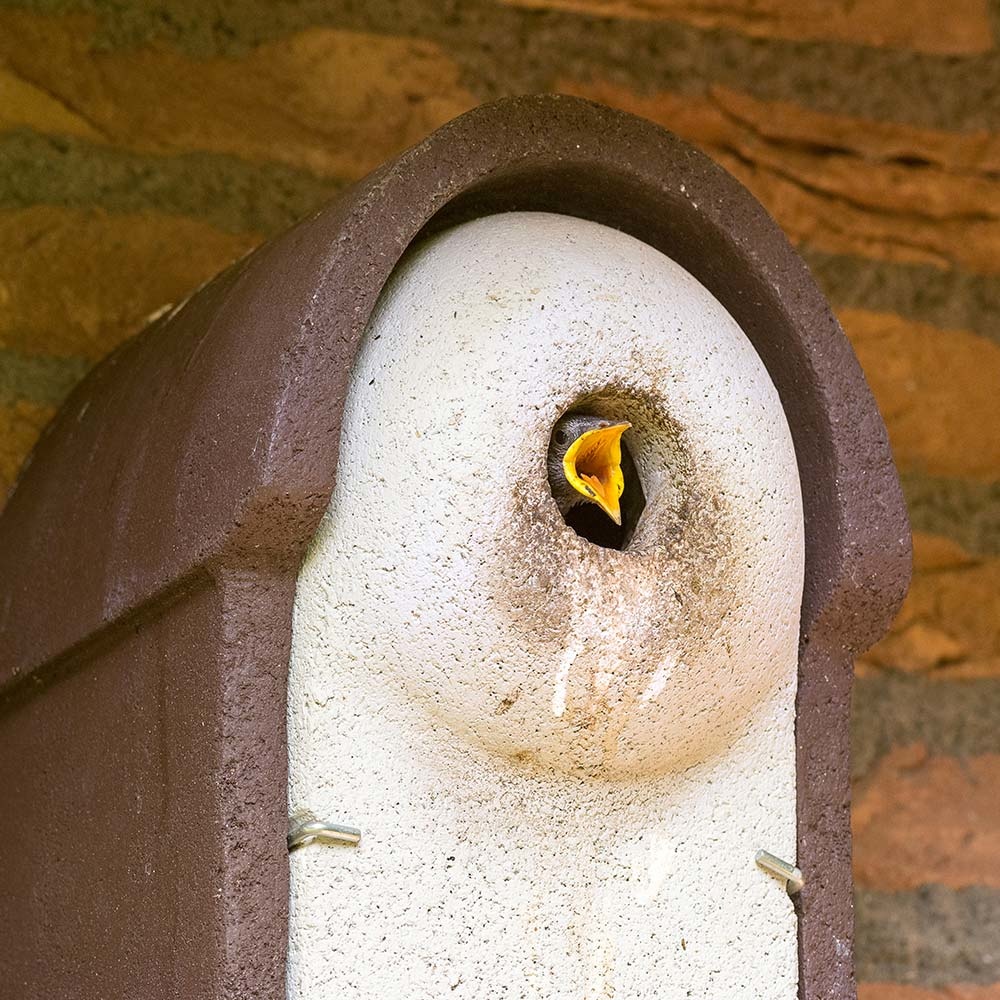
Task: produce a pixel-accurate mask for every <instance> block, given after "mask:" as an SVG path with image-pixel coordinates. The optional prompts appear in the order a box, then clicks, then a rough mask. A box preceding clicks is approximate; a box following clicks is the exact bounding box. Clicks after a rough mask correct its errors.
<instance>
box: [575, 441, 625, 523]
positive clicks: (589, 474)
mask: <svg viewBox="0 0 1000 1000" xmlns="http://www.w3.org/2000/svg"><path fill="white" fill-rule="evenodd" d="M631 426H632V425H631V424H628V423H621V424H612V425H611V426H609V427H596V428H594V430H592V431H585V432H584V433H583V434H581V435H580V436H579V437H578V438H577V439H576V440H575V441H574V442H573V443H572V444H571V445H570V446H569V450H568V451H567V452H566V454H565V456H564V457H563V472H564V473H565V474H566V481H567V482H568V483H569V484H570V486H572V487H573V489H575V490H576V491H577V493H580V494H581V495H582V496H584V497H586V499H588V500H590V501H592V502H593V503H596V504H597V506H598V507H600V508H601V510H603V511H604V513H605V514H607V515H608V517H610V518H611V520H612V521H614V522H615V524H621V523H622V511H621V504H620V501H621V495H622V493H623V492H624V490H625V476H624V475H623V474H622V434H624V433H625V431H627V430H628V429H629V428H630V427H631Z"/></svg>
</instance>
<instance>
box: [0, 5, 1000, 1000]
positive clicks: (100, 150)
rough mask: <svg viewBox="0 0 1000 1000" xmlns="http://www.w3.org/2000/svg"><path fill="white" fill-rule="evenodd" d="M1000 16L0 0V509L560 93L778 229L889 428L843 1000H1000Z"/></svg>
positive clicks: (858, 734) (794, 8) (879, 10)
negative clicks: (186, 303)
mask: <svg viewBox="0 0 1000 1000" xmlns="http://www.w3.org/2000/svg"><path fill="white" fill-rule="evenodd" d="M998 27H1000V3H998V2H997V0H952V2H950V3H949V4H948V5H947V6H946V10H943V9H942V5H941V4H939V3H937V2H935V0H916V2H913V0H911V2H903V0H869V2H863V3H849V2H847V0H837V2H834V3H820V2H818V0H807V2H805V3H804V2H802V0H768V2H767V3H766V4H760V3H739V2H734V3H732V4H728V5H720V6H716V7H711V8H709V7H707V6H705V5H702V4H698V3H694V2H688V0H514V2H508V3H504V2H488V0H467V2H462V3H461V4H458V3H455V4H450V5H446V6H442V5H441V4H438V3H429V2H426V0H419V2H410V3H405V4H403V3H395V2H392V0H370V2H367V3H365V4H354V3H348V2H345V0H331V2H326V3H319V2H309V3H307V2H302V3H284V4H281V5H280V6H275V5H272V4H269V3H265V2H263V0H230V2H227V3H222V2H210V3H195V2H194V0H160V2H155V3H147V4H143V5H141V6H139V5H135V6H125V5H115V6H108V5H104V4H100V3H98V2H97V0H34V2H28V0H24V2H22V3H18V2H16V0H15V2H10V0H0V495H2V494H4V493H5V492H6V490H7V489H8V488H9V486H10V485H11V484H12V482H13V481H14V479H15V477H16V474H17V470H18V468H19V467H20V465H21V463H22V462H23V460H24V458H25V457H26V456H27V454H28V452H29V450H30V449H31V447H32V445H33V443H34V441H35V440H36V438H37V436H38V434H39V432H40V431H41V428H42V427H43V426H44V424H45V422H46V421H47V420H48V419H49V417H50V416H51V415H52V413H53V412H54V410H55V407H56V406H57V405H58V404H59V402H60V401H61V400H62V399H63V398H64V396H65V395H66V393H67V392H68V391H69V389H70V388H71V387H72V386H73V384H74V383H75V382H76V381H77V380H78V379H79V378H80V377H81V376H82V375H83V374H84V373H85V372H86V371H87V369H88V368H89V367H90V366H91V365H92V364H93V363H94V362H95V361H97V360H98V359H99V358H100V357H102V356H103V355H105V354H106V353H107V352H108V351H109V350H111V349H112V348H113V347H114V346H115V345H116V344H118V343H119V342H120V341H121V340H123V339H124V338H125V337H127V336H129V335H130V334H132V333H134V332H135V331H137V330H138V329H139V328H140V327H141V326H142V325H143V324H144V323H145V322H146V321H147V319H148V318H149V317H150V316H151V315H152V314H155V313H157V312H158V311H159V310H161V309H163V308H165V307H166V306H167V305H168V304H170V303H173V302H176V301H178V300H179V299H181V298H183V297H185V296H186V295H187V294H188V293H189V292H190V291H191V290H193V289H194V288H195V287H197V286H198V285H199V284H200V283H201V282H202V281H204V280H205V279H206V278H208V277H210V276H211V275H213V274H215V273H216V272H217V271H219V270H220V269H221V268H223V267H225V266H226V265H227V264H228V263H230V262H231V261H232V260H234V259H235V258H237V257H238V256H240V255H241V254H243V253H245V252H246V251H247V250H249V249H251V248H252V247H254V246H255V245H256V244H258V243H259V242H261V240H263V239H265V238H266V237H267V236H269V235H271V234H273V233H275V232H277V231H279V230H281V229H283V228H284V227H286V226H287V225H289V224H290V223H291V222H292V221H294V220H295V219H296V218H297V217H298V216H300V215H302V214H304V213H306V212H309V211H310V210H312V209H313V208H315V207H316V206H317V205H319V204H320V203H322V202H323V201H324V200H325V199H326V198H328V197H330V196H332V195H334V194H336V193H337V191H339V190H340V189H342V188H343V187H344V186H345V185H346V184H348V183H350V182H351V181H353V180H355V179H356V178H358V177H360V176H362V175H363V174H364V173H366V172H367V171H368V170H370V169H371V168H372V167H374V166H376V165H377V164H378V163H380V162H381V161H382V160H384V159H385V158H386V157H388V156H390V155H392V154H393V153H395V152H397V151H399V150H401V149H403V148H404V147H406V146H407V145H409V144H411V143H413V142H415V141H416V140H418V139H420V138H422V137H423V136H424V135H425V134H426V133H427V132H429V131H430V130H431V129H433V128H434V127H436V126H437V125H440V124H442V123H443V122H444V121H446V120H447V119H449V118H451V117H453V116H454V115H456V114H458V113H460V112H462V111H464V110H466V109H468V108H470V107H472V106H474V105H475V104H478V103H480V102H482V101H484V100H489V99H491V98H495V97H499V96H502V95H505V94H513V93H523V92H528V91H543V90H558V91H563V92H567V93H573V94H577V95H581V96H584V97H590V98H593V99H596V100H599V101H602V102H604V103H606V104H610V105H614V106H617V107H621V108H624V109H626V110H629V111H633V112H636V113H638V114H641V115H644V116H646V117H648V118H651V119H653V120H654V121H657V122H659V123H661V124H663V125H665V126H666V127H667V128H670V129H672V130H673V131H675V132H677V133H678V134H679V135H681V136H683V137H684V138H685V139H688V140H689V141H691V142H694V143H695V144H697V145H699V146H701V147H702V148H704V149H705V150H706V151H707V152H708V153H709V154H711V155H712V156H714V157H715V158H716V159H717V160H719V161H720V162H722V163H723V165H725V166H726V167H727V168H728V169H729V170H730V171H732V172H733V173H734V174H736V176H737V177H739V178H740V179H741V180H742V181H743V182H744V183H745V184H746V185H747V186H748V187H749V188H750V189H751V190H752V191H753V192H754V193H755V194H756V195H757V197H758V198H760V199H761V201H763V203H764V204H765V205H766V206H767V208H768V209H769V210H770V211H771V212H772V214H774V216H775V217H776V218H777V219H778V222H779V223H780V224H781V225H782V226H783V227H784V229H785V231H786V232H787V233H788V234H789V236H790V238H791V239H792V241H793V242H794V243H795V244H796V245H797V247H798V248H799V250H800V251H801V252H802V253H803V254H804V256H805V257H806V260H807V261H808V263H809V264H810V266H811V267H812V268H813V270H814V272H815V274H816V276H817V278H818V279H819V282H820V285H821V286H822V288H823V289H824V291H825V292H826V294H827V295H828V296H829V298H830V300H831V301H832V303H833V305H834V307H835V309H836V310H837V312H838V315H839V317H840V320H841V322H842V323H843V325H844V326H845V328H846V330H847V333H848V336H849V337H850V339H851V341H852V342H853V344H854V347H855V350H856V351H857V353H858V355H859V357H860V359H861V362H862V364H863V365H864V368H865V371H866V374H867V376H868V379H869V381H870V382H871V385H872V388H873V390H874V392H875V396H876V398H877V400H878V402H879V405H880V407H881V408H882V412H883V414H884V416H885V419H886V422H887V424H888V427H889V433H890V437H891V440H892V444H893V449H894V452H895V456H896V461H897V463H898V465H899V468H900V471H901V473H902V477H903V484H904V488H905V490H906V493H907V498H908V501H909V506H910V516H911V518H912V520H913V526H914V530H915V535H916V537H915V543H916V576H915V580H914V584H913V587H912V590H911V594H910V596H909V598H908V600H907V602H906V604H905V606H904V608H903V611H902V613H901V615H900V617H899V619H898V620H897V622H896V625H895V627H894V628H893V630H892V632H891V634H890V635H889V636H888V637H887V638H886V639H885V640H884V641H883V642H882V643H880V644H879V645H878V646H877V647H876V648H875V649H874V650H872V651H871V653H869V654H868V656H867V657H866V658H865V659H864V660H863V661H862V662H860V663H859V664H858V684H857V687H856V702H855V721H854V771H855V801H854V831H855V838H856V839H855V877H856V880H857V918H858V937H857V943H858V974H859V979H860V980H861V997H862V1000H946V998H947V1000H989V998H1000V948H997V947H996V946H995V941H996V934H997V927H998V926H1000V798H998V796H997V795H996V794H995V789H996V787H997V786H998V784H1000V629H998V622H1000V427H998V419H997V415H996V407H997V400H998V399H1000V332H998V329H1000V327H998V316H1000V52H998V50H997V38H998Z"/></svg>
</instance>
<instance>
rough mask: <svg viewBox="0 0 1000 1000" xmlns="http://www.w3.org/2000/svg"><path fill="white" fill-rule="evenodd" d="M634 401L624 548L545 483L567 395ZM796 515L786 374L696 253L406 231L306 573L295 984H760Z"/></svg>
mask: <svg viewBox="0 0 1000 1000" xmlns="http://www.w3.org/2000/svg"><path fill="white" fill-rule="evenodd" d="M588 396H589V397H590V399H589V402H588V403H587V404H586V408H588V409H592V410H595V411H597V412H601V413H603V414H606V415H609V416H614V417H620V418H624V419H627V420H631V421H632V423H633V425H634V426H633V429H632V430H631V431H629V432H628V434H627V435H626V438H625V441H626V444H627V446H628V447H629V448H630V450H631V452H632V454H633V456H634V457H635V459H636V462H637V465H638V467H639V470H640V474H641V478H642V480H643V484H644V488H645V493H646V497H647V507H646V510H645V512H644V514H643V516H642V519H641V520H640V523H639V526H638V529H637V531H636V533H635V536H634V538H633V540H632V542H631V544H630V545H629V547H628V548H627V549H626V550H625V551H623V552H618V551H614V550H608V549H603V548H600V547H598V546H595V545H593V544H591V543H590V542H587V541H586V540H584V539H582V538H580V537H578V536H577V535H576V534H575V533H574V532H573V531H572V529H570V528H569V527H567V526H566V525H565V524H564V523H563V521H562V519H561V516H560V514H559V512H558V510H557V509H556V506H555V504H554V502H553V501H552V498H551V496H550V494H549V492H548V485H547V482H546V478H545V453H546V448H547V445H548V439H549V433H550V430H551V427H552V424H553V423H554V421H555V420H556V419H557V417H558V416H559V415H560V414H561V413H562V412H563V411H564V410H565V409H566V408H567V407H570V406H571V405H575V404H577V403H579V401H580V399H581V397H588ZM802 572H803V539H802V512H801V502H800V494H799V484H798V475H797V470H796V464H795V458H794V453H793V450H792V444H791V439H790V435H789V432H788V427H787V424H786V422H785V419H784V415H783V413H782V410H781V406H780V403H779V400H778V397H777V393H776V391H775V389H774V387H773V385H772V383H771V382H770V379H769V377H768V375H767V373H766V371H765V369H764V367H763V365H762V364H761V362H760V360H759V359H758V357H757V355H756V354H755V352H754V351H753V349H752V347H751V345H750V343H749V342H748V341H747V339H746V338H745V336H744V335H743V333H742V331H741V330H740V329H739V327H738V326H737V324H736V323H735V322H734V321H733V319H732V318H731V317H730V316H729V314H728V313H727V312H726V311H725V310H724V309H723V307H722V306H721V305H720V304H719V303H718V302H717V301H716V300H715V298H714V297H713V296H712V295H711V294H710V293H709V292H708V291H707V290H706V289H705V288H704V287H703V286H701V285H700V284H699V283H698V282H697V281H696V280H695V279H694V278H693V277H692V276H691V275H689V274H688V273H687V272H686V271H684V270H683V269H682V268H680V267H679V266H678V265H676V264H675V263H673V262H672V261H670V260H669V259H667V258H666V257H664V256H663V255H661V254H660V253H658V252H657V251H655V250H653V249H652V248H650V247H648V246H646V245H644V244H642V243H640V242H638V241H636V240H634V239H632V238H631V237H628V236H625V235H623V234H621V233H619V232H616V231H614V230H611V229H607V228H605V227H602V226H599V225H596V224H594V223H589V222H585V221H582V220H579V219H572V218H568V217H563V216H554V215H546V214H540V213H530V214H529V213H517V214H508V215H499V216H491V217H488V218H485V219H480V220H476V221H474V222H471V223H467V224H465V225H462V226H459V227H456V228H454V229H452V230H449V231H447V232H445V233H443V234H440V235H438V236H437V237H435V238H433V239H432V240H431V241H430V242H428V243H425V244H423V245H422V246H421V247H419V248H417V249H415V250H414V251H411V253H410V254H409V255H408V257H407V258H406V260H405V261H404V262H403V264H401V265H400V267H399V268H397V270H396V273H395V274H394V276H393V279H392V281H391V282H390V284H389V285H388V286H387V288H386V290H385V292H384V293H383V295H382V298H381V300H380V303H379V307H378V309H377V310H376V313H375V315H374V316H373V318H372V320H371V322H370V324H369V327H368V330H367V332H366V335H365V339H364V344H363V347H362V350H361V353H360V355H359V360H358V363H357V366H356V370H355V371H354V373H353V375H352V382H351V390H350V395H349V399H348V403H347V408H346V412H345V418H344V431H343V439H342V450H341V455H340V471H339V474H338V481H337V486H336V489H335V491H334V495H333V498H332V500H331V504H330V510H329V512H328V514H327V516H326V518H325V519H324V521H323V524H322V526H321V528H320V530H319V532H318V533H317V537H316V539H315V541H314V544H313V546H312V548H311V551H310V554H309V556H308V558H307V560H306V562H305V564H304V566H303V568H302V571H301V574H300V577H299V586H298V593H297V597H296V607H295V619H294V633H293V646H292V661H291V677H290V684H289V715H288V722H289V752H290V809H291V810H292V811H295V810H299V809H306V810H309V811H311V812H313V813H314V814H315V815H317V816H319V817H323V818H327V819H330V820H331V821H334V822H337V821H339V822H345V823H349V824H353V825H356V826H359V827H361V828H362V830H363V831H364V839H363V841H362V845H361V847H360V848H338V847H329V846H311V847H306V848H304V849H301V850H299V851H297V852H295V853H294V854H293V855H292V858H291V863H292V900H291V904H292V911H291V931H290V954H289V995H290V996H291V997H295V998H303V1000H305V998H308V1000H319V998H321V997H325V996H329V995H337V996H340V997H349V998H350V997H373V998H374V997H377V998H380V1000H393V998H399V1000H419V998H425V997H445V996H447V997H455V998H481V1000H487V998H490V1000H491V998H495V997H510V998H513V1000H521V998H534V997H537V998H542V1000H557V998H559V1000H562V998H565V1000H583V998H605V997H617V998H620V1000H641V998H653V997H670V998H674V997H687V996H690V997H697V998H703V1000H724V998H730V997H740V998H748V1000H749V998H777V997H781V998H784V1000H792V998H794V997H795V995H796V983H797V968H796V941H795V917H794V913H793V910H792V905H791V902H790V901H789V899H788V897H787V896H786V895H785V893H784V891H783V888H782V886H781V885H780V884H779V883H778V882H777V881H775V880H774V879H772V878H770V877H769V876H767V875H765V874H764V873H763V872H761V871H760V870H759V869H757V868H756V867H755V865H754V861H753V858H754V853H755V851H756V850H757V849H758V848H760V847H764V848H767V849H768V850H771V851H772V852H774V853H775V854H778V855H780V856H783V857H786V858H789V859H791V858H793V857H794V853H795V775H794V735H793V703H794V694H795V670H796V648H797V632H798V614H799V603H800V600H801V590H802Z"/></svg>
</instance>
